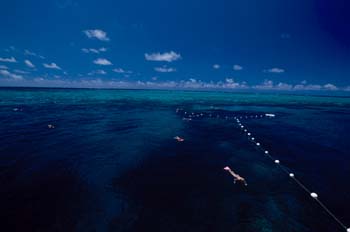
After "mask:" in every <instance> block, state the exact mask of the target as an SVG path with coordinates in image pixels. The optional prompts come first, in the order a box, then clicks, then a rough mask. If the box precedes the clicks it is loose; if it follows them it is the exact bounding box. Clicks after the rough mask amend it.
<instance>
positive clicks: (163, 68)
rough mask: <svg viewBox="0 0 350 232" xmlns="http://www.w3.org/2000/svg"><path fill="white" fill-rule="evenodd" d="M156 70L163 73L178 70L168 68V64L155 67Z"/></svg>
mask: <svg viewBox="0 0 350 232" xmlns="http://www.w3.org/2000/svg"><path fill="white" fill-rule="evenodd" d="M154 70H155V71H156V72H162V73H169V72H176V69H175V68H168V67H166V66H163V67H155V68H154Z"/></svg>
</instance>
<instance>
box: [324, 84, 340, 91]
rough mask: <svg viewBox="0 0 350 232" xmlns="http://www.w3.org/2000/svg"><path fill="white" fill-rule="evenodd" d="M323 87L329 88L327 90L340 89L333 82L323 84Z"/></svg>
mask: <svg viewBox="0 0 350 232" xmlns="http://www.w3.org/2000/svg"><path fill="white" fill-rule="evenodd" d="M323 88H325V89H327V90H338V87H337V86H335V85H333V84H330V83H328V84H325V85H324V86H323Z"/></svg>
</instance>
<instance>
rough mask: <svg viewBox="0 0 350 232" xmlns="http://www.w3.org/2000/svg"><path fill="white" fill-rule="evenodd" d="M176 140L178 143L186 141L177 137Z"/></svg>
mask: <svg viewBox="0 0 350 232" xmlns="http://www.w3.org/2000/svg"><path fill="white" fill-rule="evenodd" d="M174 139H175V140H176V141H178V142H183V141H185V139H183V138H181V137H179V136H175V137H174Z"/></svg>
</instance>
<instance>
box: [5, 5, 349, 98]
mask: <svg viewBox="0 0 350 232" xmlns="http://www.w3.org/2000/svg"><path fill="white" fill-rule="evenodd" d="M1 8H2V12H1V14H0V28H1V37H0V49H1V50H0V85H2V86H57V87H116V88H117V87H125V88H133V87H135V88H205V89H210V88H213V89H237V90H238V89H245V90H246V89H251V90H258V89H268V90H290V91H296V90H347V91H349V90H350V87H349V86H350V78H349V77H350V14H348V12H350V3H349V1H347V0H333V1H331V0H329V1H325V0H309V1H305V0H284V1H280V0H265V1H261V0H255V1H254V0H244V1H243V0H240V1H237V0H230V1H229V0H227V1H223V0H216V1H209V0H201V1H199V0H196V1H194V0H192V1H190V0H187V1H185V0H176V1H175V0H174V1H166V0H149V1H140V0H139V1H135V0H129V1H104V0H100V1H89V0H84V1H78V0H53V1H47V0H46V1H40V0H37V1H17V0H12V1H3V2H2V7H1Z"/></svg>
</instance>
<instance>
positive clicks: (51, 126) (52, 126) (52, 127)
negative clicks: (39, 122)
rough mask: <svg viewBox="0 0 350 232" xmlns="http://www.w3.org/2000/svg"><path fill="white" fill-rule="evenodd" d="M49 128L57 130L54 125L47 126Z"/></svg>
mask: <svg viewBox="0 0 350 232" xmlns="http://www.w3.org/2000/svg"><path fill="white" fill-rule="evenodd" d="M47 127H48V128H49V129H54V128H55V126H54V125H52V124H49V125H47Z"/></svg>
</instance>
